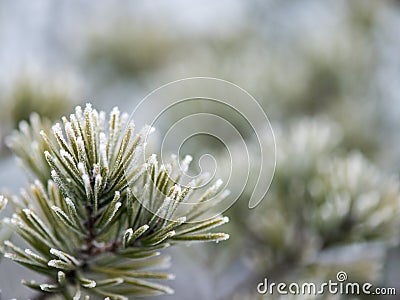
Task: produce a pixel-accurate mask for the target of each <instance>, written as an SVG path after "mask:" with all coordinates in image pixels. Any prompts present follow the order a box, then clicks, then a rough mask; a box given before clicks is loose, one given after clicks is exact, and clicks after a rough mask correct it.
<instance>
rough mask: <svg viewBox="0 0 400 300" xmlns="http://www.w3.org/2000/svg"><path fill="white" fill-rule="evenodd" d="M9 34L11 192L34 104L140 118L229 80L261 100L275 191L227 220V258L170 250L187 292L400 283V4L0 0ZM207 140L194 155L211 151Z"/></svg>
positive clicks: (6, 124)
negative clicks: (193, 80) (335, 282)
mask: <svg viewBox="0 0 400 300" xmlns="http://www.w3.org/2000/svg"><path fill="white" fill-rule="evenodd" d="M0 41H1V44H2V48H1V50H0V65H1V66H2V67H1V68H0V105H1V110H0V124H1V125H0V137H1V154H2V155H1V161H0V164H1V168H0V187H1V188H4V189H11V190H12V189H17V188H19V187H21V186H23V184H24V182H23V180H22V179H21V178H22V176H21V174H20V173H18V171H15V170H14V169H15V165H14V163H13V158H12V157H11V156H10V155H9V153H10V152H9V151H8V150H6V147H5V146H4V145H5V137H6V136H7V135H9V134H10V133H11V132H12V131H13V129H15V128H16V127H17V124H18V123H19V122H20V121H22V120H27V119H28V118H29V114H30V112H32V111H36V112H37V113H38V114H39V115H41V116H42V117H44V118H48V119H50V120H55V119H57V118H59V117H60V116H61V115H69V114H70V113H71V108H72V107H73V106H74V105H75V104H78V103H84V102H87V101H91V102H92V103H93V104H94V105H95V106H96V107H99V108H100V109H104V110H109V109H110V108H111V107H113V106H115V105H118V106H120V108H121V110H122V111H127V112H131V111H132V110H133V108H134V107H135V105H136V104H137V103H138V102H139V101H140V100H141V99H142V98H143V97H144V96H145V95H147V94H148V93H149V92H151V91H152V90H154V89H155V88H158V87H159V86H161V85H162V84H165V83H167V82H170V81H173V80H177V79H181V78H185V77H192V76H211V77H217V78H222V79H225V80H229V81H232V82H233V83H235V84H238V85H239V86H241V87H242V88H244V89H246V90H247V91H248V92H249V93H250V94H252V95H253V96H254V97H255V98H256V99H257V100H258V101H259V102H260V104H261V106H262V107H263V109H264V110H265V111H266V113H267V114H268V117H269V118H270V120H271V123H272V126H273V128H274V130H275V133H276V138H277V158H278V161H277V169H276V174H275V178H274V181H273V184H272V186H271V189H270V192H269V194H268V196H267V199H265V201H264V202H263V203H262V205H261V206H259V207H257V208H256V209H255V210H248V209H247V206H246V205H247V201H246V197H247V198H248V195H249V193H250V192H251V191H248V190H245V192H244V194H243V195H242V198H241V199H240V200H239V201H238V202H237V203H236V204H235V205H234V206H233V207H232V208H231V209H230V210H229V211H228V214H229V215H230V216H231V222H230V225H229V227H228V228H230V234H231V239H230V240H229V241H228V242H227V243H226V244H225V245H224V246H225V247H224V248H225V251H224V253H223V254H222V255H221V254H218V255H215V254H214V252H213V249H212V247H211V250H210V249H203V247H201V246H199V247H197V246H196V247H190V248H188V249H184V250H182V251H180V252H178V253H172V255H173V261H174V264H173V270H172V271H173V272H174V273H175V274H177V279H176V281H175V282H174V283H173V285H174V288H175V290H176V292H177V293H176V295H175V297H176V298H177V299H187V297H188V295H190V296H191V297H192V298H193V297H194V299H230V298H232V297H234V298H235V299H245V297H247V298H249V299H257V296H255V295H256V294H255V288H256V285H257V283H258V282H260V281H261V280H262V279H263V277H268V278H273V279H274V280H289V279H290V280H294V281H302V280H307V279H310V280H311V279H315V280H322V279H324V278H328V279H331V278H334V276H335V272H336V271H337V270H341V269H343V270H345V271H347V272H348V274H349V276H350V278H353V279H354V280H356V281H357V280H358V281H365V280H371V281H373V282H374V283H376V284H381V285H384V286H396V287H397V288H398V289H399V288H400V286H399V282H400V280H399V278H400V273H399V271H398V270H399V266H400V259H399V257H400V250H398V249H397V246H396V245H397V242H398V239H399V233H398V229H399V221H400V216H399V195H400V193H399V188H398V180H397V178H396V176H397V175H398V172H399V170H400V167H399V166H400V143H399V140H400V139H399V136H398V128H400V121H399V120H400V106H399V103H400V89H399V85H398V83H399V80H400V56H399V53H400V4H399V2H398V1H395V0H387V1H362V0H352V1H345V0H329V1H317V0H303V1H296V2H293V1H288V0H283V1H276V0H267V1H262V0H252V1H242V0H233V1H228V0H223V1H202V2H201V3H193V2H192V3H188V2H185V1H182V0H171V1H151V2H140V3H139V2H129V3H124V5H115V3H113V2H112V1H102V2H101V3H94V2H90V1H80V2H79V3H77V2H76V3H74V2H67V1H65V2H59V3H56V2H53V1H47V0H43V1H39V2H37V3H31V4H29V5H27V4H26V3H24V2H22V1H13V2H10V1H5V0H0ZM221 114H222V112H221ZM227 116H228V117H229V114H228V115H227ZM231 117H232V118H233V119H234V118H235V117H234V116H231ZM33 118H34V119H35V118H36V117H33ZM172 119H173V116H172ZM164 121H165V124H161V126H165V127H168V126H170V125H171V119H168V118H165V119H164ZM232 121H233V123H235V124H241V123H240V122H239V121H238V120H237V119H234V120H232ZM199 143H200V147H198V146H199V145H198V144H197V145H195V146H193V147H189V148H188V149H190V150H191V151H195V150H196V149H201V148H207V147H211V146H210V145H209V144H207V145H202V144H201V143H204V141H203V142H202V141H201V140H200V142H199ZM249 145H251V144H249ZM39 146H40V145H39ZM250 148H251V146H250ZM193 155H194V157H196V153H193ZM217 155H218V154H217ZM218 160H219V166H220V172H221V173H223V172H224V170H226V167H224V166H226V162H225V161H224V157H223V155H222V154H221V157H220V158H219V159H218ZM237 163H240V162H237ZM253 163H255V164H257V162H253ZM233 180H235V178H234V179H233ZM237 180H240V179H237ZM3 213H6V212H3ZM193 257H194V258H195V259H192V258H193ZM198 260H200V261H201V262H202V263H200V264H199V263H198ZM9 268H10V266H9V265H7V263H6V262H3V261H2V262H1V265H0V273H1V274H0V282H1V286H0V288H1V289H2V290H3V291H2V292H3V294H4V297H5V298H6V299H8V298H10V297H18V296H19V297H24V295H25V294H24V293H25V291H24V290H22V291H21V295H13V294H11V293H12V292H14V291H15V289H16V287H15V284H14V283H13V282H14V281H15V280H14V279H15V278H21V277H22V275H21V272H23V270H22V269H18V270H11V271H9ZM5 274H7V275H5ZM194 295H195V296H194ZM335 299H336V298H335Z"/></svg>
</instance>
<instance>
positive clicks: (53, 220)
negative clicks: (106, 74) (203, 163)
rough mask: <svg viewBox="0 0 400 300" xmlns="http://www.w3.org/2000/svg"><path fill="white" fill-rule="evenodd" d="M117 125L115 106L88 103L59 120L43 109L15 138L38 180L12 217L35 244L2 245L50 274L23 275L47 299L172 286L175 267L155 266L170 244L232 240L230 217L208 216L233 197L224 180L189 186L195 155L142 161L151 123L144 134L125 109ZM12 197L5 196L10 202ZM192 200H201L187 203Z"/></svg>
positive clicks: (123, 295) (16, 201)
mask: <svg viewBox="0 0 400 300" xmlns="http://www.w3.org/2000/svg"><path fill="white" fill-rule="evenodd" d="M108 123H109V125H108V130H106V117H105V113H104V112H97V111H96V110H95V109H93V108H92V106H91V105H90V104H87V105H86V108H85V109H84V110H82V109H81V108H80V107H79V106H78V107H76V109H75V113H74V114H71V116H70V118H69V119H67V118H66V117H63V118H62V123H61V124H60V123H57V124H55V125H53V126H52V127H51V128H50V126H49V125H47V124H46V122H44V121H42V120H40V118H39V116H38V115H35V114H34V115H32V116H31V120H30V125H28V123H27V122H23V123H21V124H20V130H19V131H17V132H15V133H14V134H13V135H12V136H11V137H10V139H9V141H8V144H9V146H10V147H11V148H12V149H13V150H14V152H15V153H16V154H17V155H18V157H19V159H20V160H21V161H22V163H23V164H24V166H25V167H26V168H27V169H28V170H29V172H30V174H31V175H32V177H33V178H35V180H34V181H33V183H32V184H31V185H30V187H29V188H27V189H26V190H24V191H23V192H22V193H21V195H20V197H19V198H17V197H11V198H10V200H12V204H13V208H14V213H13V215H12V216H11V217H10V218H5V219H4V220H3V222H2V223H4V224H6V225H8V226H9V227H11V229H12V231H13V232H15V233H16V234H17V235H19V236H20V237H21V238H22V239H23V240H24V241H25V242H26V244H28V245H29V246H28V247H27V249H22V248H21V247H23V246H21V247H20V246H18V245H16V244H14V243H13V242H11V241H10V240H7V241H5V242H4V245H3V248H2V252H3V253H4V256H5V257H7V258H10V259H12V260H13V261H14V262H16V263H19V264H21V265H23V266H25V267H27V268H29V269H31V270H33V271H36V272H37V273H39V274H42V275H44V276H46V278H47V281H45V282H40V283H37V282H34V281H23V282H22V283H23V284H24V285H26V286H28V287H30V288H32V289H34V290H36V291H38V294H37V295H38V296H37V298H38V299H43V298H46V297H59V298H62V299H89V297H90V299H97V298H102V299H103V298H104V299H106V298H107V299H128V298H129V299H132V297H134V296H137V295H157V294H163V293H167V294H170V293H173V290H172V289H171V288H169V287H167V286H164V285H162V284H160V283H158V282H155V281H159V279H172V278H173V275H171V274H168V273H162V272H156V271H153V269H160V268H162V267H164V266H165V265H166V264H167V263H168V258H167V257H165V256H163V255H160V254H161V253H160V252H161V251H162V250H163V249H165V248H167V247H169V246H171V245H175V244H178V243H180V242H197V241H199V242H206V241H214V242H219V241H223V240H226V239H228V238H229V236H228V235H227V234H225V233H215V232H210V230H211V229H213V228H215V227H217V226H220V225H222V224H224V223H226V222H227V221H228V219H227V218H226V217H223V216H219V215H217V216H215V217H212V218H205V217H203V218H201V216H205V215H206V214H207V212H209V210H210V207H212V205H214V204H215V203H216V202H218V201H221V200H222V198H223V197H224V196H225V195H226V194H225V193H219V192H220V190H221V188H220V186H221V182H220V181H217V182H216V183H215V184H214V185H212V186H211V187H209V188H208V189H207V190H206V191H204V193H202V194H200V193H199V191H198V190H197V189H195V188H194V187H196V186H198V185H199V184H200V183H201V182H200V181H202V180H205V178H199V179H197V180H194V181H192V182H190V183H189V184H186V185H184V184H183V179H182V178H183V175H184V172H185V170H186V169H187V168H188V165H189V163H190V157H186V158H185V159H183V161H181V162H179V161H178V158H177V157H176V156H172V157H171V160H170V161H169V162H168V163H165V164H160V163H159V162H158V160H157V157H156V155H151V156H150V157H149V158H147V159H145V160H143V161H142V159H141V158H142V157H143V153H144V152H143V150H144V147H145V135H146V134H147V133H148V132H149V131H150V129H151V128H149V127H145V128H143V129H142V130H141V131H140V132H139V133H137V134H136V135H135V136H134V133H133V131H134V126H133V123H132V122H128V116H127V115H126V114H122V115H121V114H120V112H119V111H118V109H117V108H114V109H113V110H112V112H111V114H110V117H109V122H108ZM40 129H41V131H40ZM39 135H40V136H39ZM208 200H212V201H208ZM6 202H7V200H6V198H4V197H1V198H0V208H2V207H3V206H5V204H6ZM182 203H192V205H190V206H189V207H190V208H189V209H185V210H182V209H181V204H182ZM193 203H194V205H193ZM182 212H184V215H183V213H182ZM199 217H200V219H199ZM198 220H200V221H198ZM57 299H58V298H57Z"/></svg>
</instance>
